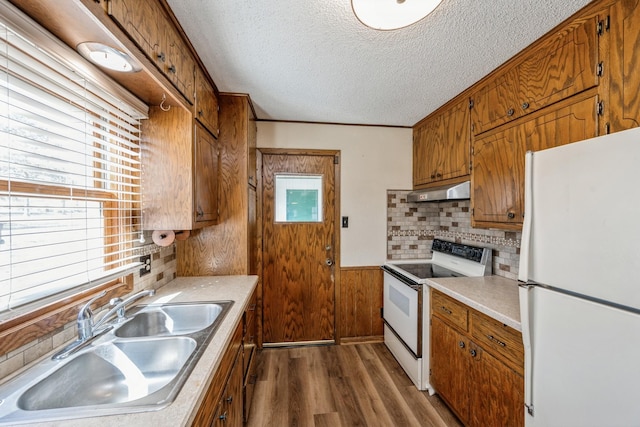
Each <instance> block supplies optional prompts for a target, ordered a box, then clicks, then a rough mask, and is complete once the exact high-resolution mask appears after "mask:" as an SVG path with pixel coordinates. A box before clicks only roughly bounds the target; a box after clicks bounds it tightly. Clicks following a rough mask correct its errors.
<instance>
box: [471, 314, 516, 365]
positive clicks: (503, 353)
mask: <svg viewBox="0 0 640 427" xmlns="http://www.w3.org/2000/svg"><path fill="white" fill-rule="evenodd" d="M471 336H472V337H473V339H474V341H476V342H477V343H478V344H479V345H481V346H482V347H484V349H485V350H487V351H488V352H490V353H491V354H493V355H494V356H495V357H497V358H499V359H501V360H502V361H503V362H505V363H507V364H508V365H510V366H511V367H512V368H513V369H514V370H515V371H516V372H518V373H520V374H521V375H522V374H523V365H524V347H523V344H522V334H521V333H520V332H518V331H516V330H515V329H513V328H511V327H509V326H507V325H505V324H503V323H500V322H498V321H497V320H495V319H492V318H490V317H488V316H485V315H483V314H481V313H477V312H472V313H471Z"/></svg>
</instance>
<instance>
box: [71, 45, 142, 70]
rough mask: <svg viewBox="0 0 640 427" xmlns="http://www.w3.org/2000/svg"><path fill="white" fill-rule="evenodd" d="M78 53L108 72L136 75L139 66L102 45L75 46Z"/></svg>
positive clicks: (116, 51)
mask: <svg viewBox="0 0 640 427" xmlns="http://www.w3.org/2000/svg"><path fill="white" fill-rule="evenodd" d="M77 49H78V52H80V54H81V55H82V56H84V57H85V58H86V59H88V60H89V61H91V62H93V63H94V64H96V65H99V66H101V67H104V68H108V69H109V70H114V71H120V72H123V73H137V72H138V71H140V70H142V68H141V67H140V65H138V63H137V62H136V61H135V60H134V59H133V58H131V57H130V56H129V55H127V54H126V53H124V52H121V51H119V50H117V49H114V48H112V47H111V46H107V45H105V44H102V43H96V42H84V43H80V44H79V45H78V46H77Z"/></svg>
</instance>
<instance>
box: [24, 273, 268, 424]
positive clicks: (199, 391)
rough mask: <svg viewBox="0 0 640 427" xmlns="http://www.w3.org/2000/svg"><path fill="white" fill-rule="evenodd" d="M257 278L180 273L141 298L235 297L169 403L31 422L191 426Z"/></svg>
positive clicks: (213, 298)
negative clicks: (139, 409)
mask: <svg viewBox="0 0 640 427" xmlns="http://www.w3.org/2000/svg"><path fill="white" fill-rule="evenodd" d="M257 282H258V277H257V276H205V277H178V278H177V279H175V280H173V281H171V282H169V283H168V284H166V285H165V286H163V287H162V288H160V289H158V290H157V292H156V294H155V296H154V297H151V298H145V299H143V300H140V303H141V304H149V303H159V302H169V301H171V302H189V301H215V300H232V301H234V304H233V306H232V307H231V309H230V310H229V312H228V313H227V315H226V317H225V318H224V320H223V322H222V323H221V324H220V326H219V327H218V330H217V331H216V333H215V335H214V336H213V338H212V339H211V342H210V343H209V345H208V346H207V349H206V350H205V351H204V353H203V354H202V356H201V357H200V360H199V361H198V363H197V364H196V366H195V367H194V369H193V371H192V372H191V374H190V375H189V377H188V378H187V380H186V382H185V383H184V385H183V387H182V389H181V390H180V392H179V393H178V396H177V397H176V399H175V400H174V401H173V403H171V404H170V405H169V406H168V407H166V408H164V409H161V410H158V411H150V412H140V413H127V414H125V413H123V414H122V415H115V416H104V417H95V418H90V419H89V418H78V419H75V420H64V421H53V422H47V423H32V424H29V425H34V426H65V427H69V426H70V427H85V426H87V425H91V426H92V427H122V426H156V427H161V426H172V427H174V426H176V427H177V426H188V425H191V422H192V418H193V416H195V413H196V411H197V409H198V407H199V406H200V402H201V401H202V399H203V398H204V394H205V392H206V389H207V386H208V384H209V379H210V378H211V377H212V376H213V375H214V374H215V372H216V371H217V369H218V366H219V365H220V362H221V359H222V355H223V354H224V351H225V349H226V347H227V346H228V344H229V342H230V341H231V337H232V335H233V332H234V331H235V329H236V326H237V325H238V322H240V321H241V320H242V314H243V313H244V311H245V308H246V306H247V304H248V302H249V297H250V296H251V293H252V292H253V289H254V288H255V287H256V284H257Z"/></svg>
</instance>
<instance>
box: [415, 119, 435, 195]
mask: <svg viewBox="0 0 640 427" xmlns="http://www.w3.org/2000/svg"><path fill="white" fill-rule="evenodd" d="M430 147H431V145H430V141H429V126H428V124H424V125H422V126H419V127H416V128H414V129H413V186H414V187H417V186H419V185H422V184H428V183H429V182H431V180H432V178H431V176H432V175H433V177H434V178H435V168H434V167H433V166H432V159H431V153H430Z"/></svg>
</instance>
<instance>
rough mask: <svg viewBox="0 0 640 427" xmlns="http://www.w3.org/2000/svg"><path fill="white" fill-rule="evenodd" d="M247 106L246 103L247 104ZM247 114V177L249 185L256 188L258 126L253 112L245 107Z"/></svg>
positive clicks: (248, 107)
mask: <svg viewBox="0 0 640 427" xmlns="http://www.w3.org/2000/svg"><path fill="white" fill-rule="evenodd" d="M247 104H248V103H247ZM247 114H248V116H249V128H248V135H247V147H248V149H249V156H248V162H249V163H248V165H247V168H248V169H249V170H248V176H249V185H251V186H252V187H254V188H255V187H256V186H257V185H258V178H257V174H258V167H257V157H256V156H257V154H256V147H257V145H258V126H257V125H256V118H255V116H254V115H253V111H252V110H251V107H250V106H249V105H247Z"/></svg>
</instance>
